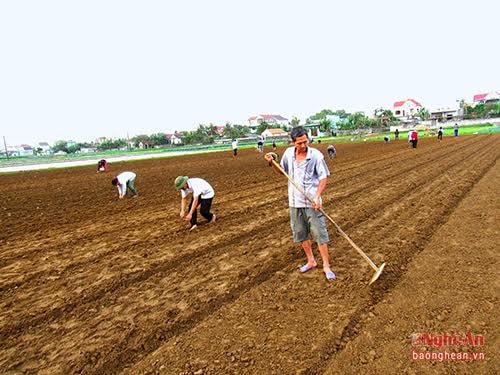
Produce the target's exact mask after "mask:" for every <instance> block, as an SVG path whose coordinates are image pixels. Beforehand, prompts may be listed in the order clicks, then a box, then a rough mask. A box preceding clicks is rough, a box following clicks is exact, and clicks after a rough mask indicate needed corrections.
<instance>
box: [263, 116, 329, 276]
mask: <svg viewBox="0 0 500 375" xmlns="http://www.w3.org/2000/svg"><path fill="white" fill-rule="evenodd" d="M290 135H291V138H292V142H293V144H294V146H293V147H289V148H287V149H286V151H285V152H284V154H283V157H282V159H281V167H282V168H283V170H284V171H285V173H287V174H288V175H289V176H290V177H291V178H292V179H293V180H294V182H295V183H296V184H297V185H298V186H303V187H304V190H305V193H306V194H308V196H309V197H311V198H312V200H313V202H314V203H311V202H310V201H309V200H308V199H307V198H306V197H305V196H304V195H303V194H302V193H301V192H299V191H298V190H297V189H296V188H295V186H293V184H292V183H291V182H288V203H289V206H290V224H291V227H292V234H293V240H294V242H297V243H299V242H300V244H301V246H302V249H303V250H304V253H305V254H306V257H307V263H306V264H304V265H303V266H301V267H299V270H300V272H307V271H309V270H311V269H313V268H316V267H317V265H318V264H317V263H316V260H315V259H314V254H313V251H312V246H311V239H310V235H311V233H312V235H313V237H314V240H315V241H316V242H317V244H318V249H319V253H320V255H321V258H322V261H323V271H324V273H325V276H326V278H327V279H328V280H333V279H335V274H334V273H333V272H332V270H331V268H330V259H329V254H328V242H329V241H330V238H329V236H328V229H327V226H326V222H325V216H324V215H323V213H322V212H321V211H320V209H321V207H322V199H321V194H322V193H323V191H324V190H325V187H326V182H327V177H328V176H329V175H330V171H329V170H328V166H327V165H326V162H325V158H324V157H323V154H322V153H321V152H320V151H319V150H317V149H314V148H311V147H308V143H309V141H308V138H307V132H306V130H305V129H304V128H303V127H302V126H298V127H295V128H293V129H292V131H291V134H290ZM275 155H276V154H274V153H272V152H271V153H267V154H266V155H264V157H265V159H266V160H267V161H268V162H269V164H270V165H271V166H272V167H273V169H274V171H275V172H277V173H280V174H281V171H280V170H279V169H278V168H276V166H275V165H274V163H272V160H273V159H274V156H275Z"/></svg>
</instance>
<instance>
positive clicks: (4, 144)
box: [3, 136, 9, 160]
mask: <svg viewBox="0 0 500 375" xmlns="http://www.w3.org/2000/svg"><path fill="white" fill-rule="evenodd" d="M3 146H4V147H5V156H7V160H9V152H8V151H7V143H6V142H5V136H3Z"/></svg>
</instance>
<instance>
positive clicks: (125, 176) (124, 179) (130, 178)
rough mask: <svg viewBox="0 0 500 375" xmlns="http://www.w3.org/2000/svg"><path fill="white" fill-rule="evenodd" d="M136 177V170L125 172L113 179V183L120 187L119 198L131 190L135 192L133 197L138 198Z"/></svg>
mask: <svg viewBox="0 0 500 375" xmlns="http://www.w3.org/2000/svg"><path fill="white" fill-rule="evenodd" d="M135 177H136V175H135V173H134V172H123V173H120V174H119V175H118V176H116V177H115V178H113V179H112V180H111V184H112V185H113V186H116V187H117V188H118V198H120V199H122V198H123V197H124V196H125V195H127V193H128V191H129V190H130V192H131V193H132V194H133V195H132V198H137V196H138V195H139V194H138V193H137V189H136V188H135Z"/></svg>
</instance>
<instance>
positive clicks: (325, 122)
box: [306, 108, 398, 132]
mask: <svg viewBox="0 0 500 375" xmlns="http://www.w3.org/2000/svg"><path fill="white" fill-rule="evenodd" d="M329 116H338V117H339V118H340V121H339V122H338V123H337V124H336V125H337V127H338V128H339V129H342V130H354V129H366V128H386V127H388V126H390V125H393V124H396V123H397V122H398V119H397V118H396V117H395V116H394V114H393V113H392V111H391V110H389V109H383V108H378V109H376V110H375V111H374V118H369V117H368V116H366V115H365V114H364V113H363V112H354V113H347V112H346V111H344V110H343V109H340V110H337V111H332V110H330V109H323V110H322V111H320V112H318V113H316V114H314V115H313V116H311V117H308V118H307V120H306V124H312V123H315V122H316V123H318V125H319V130H320V131H322V132H328V131H330V130H331V128H332V125H333V124H332V121H331V120H330V119H329Z"/></svg>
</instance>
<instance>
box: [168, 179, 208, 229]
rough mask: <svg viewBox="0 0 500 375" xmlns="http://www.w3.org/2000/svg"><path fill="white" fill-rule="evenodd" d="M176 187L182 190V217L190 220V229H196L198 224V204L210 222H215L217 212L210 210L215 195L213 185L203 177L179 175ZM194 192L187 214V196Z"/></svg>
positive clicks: (175, 183) (202, 213)
mask: <svg viewBox="0 0 500 375" xmlns="http://www.w3.org/2000/svg"><path fill="white" fill-rule="evenodd" d="M174 185H175V188H176V189H177V190H178V191H179V190H180V192H181V212H180V217H181V219H184V220H186V221H189V223H190V224H191V227H190V228H189V230H190V231H191V230H193V229H196V227H197V226H198V221H197V213H198V210H197V209H198V206H201V207H200V214H201V216H203V217H204V218H205V219H207V220H208V221H209V222H210V223H214V222H215V219H216V217H215V214H213V213H211V212H210V208H211V207H212V201H213V199H214V196H215V192H214V189H213V187H212V186H211V185H210V184H209V183H208V182H207V181H205V180H204V179H202V178H196V177H195V178H189V177H188V176H178V177H177V178H176V179H175V182H174ZM189 194H192V196H191V201H190V202H189V206H188V213H187V215H186V203H187V197H188V195H189Z"/></svg>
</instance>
